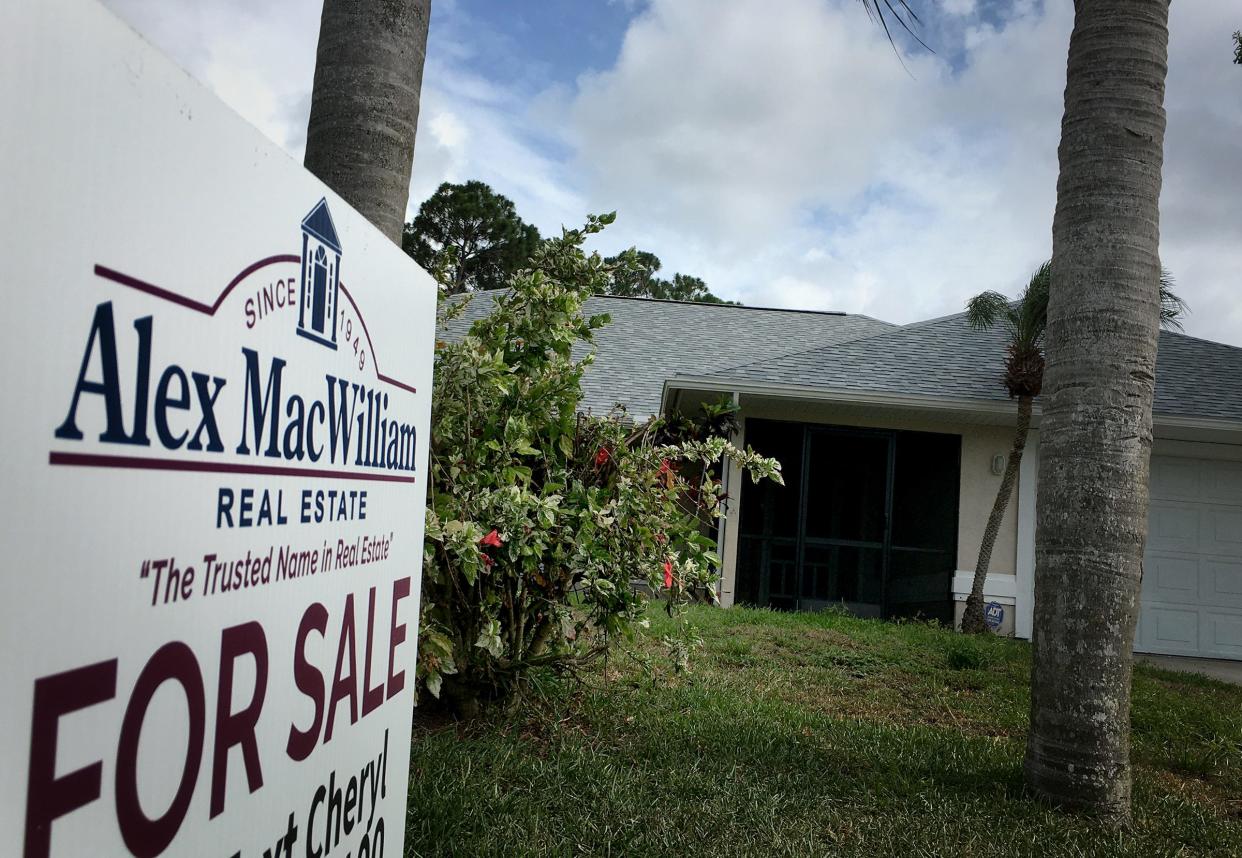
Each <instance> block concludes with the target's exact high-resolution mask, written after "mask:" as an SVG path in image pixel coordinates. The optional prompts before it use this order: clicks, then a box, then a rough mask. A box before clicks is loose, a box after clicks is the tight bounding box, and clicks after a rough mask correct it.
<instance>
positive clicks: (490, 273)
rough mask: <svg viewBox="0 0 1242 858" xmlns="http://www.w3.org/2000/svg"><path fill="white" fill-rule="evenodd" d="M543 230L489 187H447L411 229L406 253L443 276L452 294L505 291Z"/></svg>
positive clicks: (474, 183)
mask: <svg viewBox="0 0 1242 858" xmlns="http://www.w3.org/2000/svg"><path fill="white" fill-rule="evenodd" d="M539 240H540V239H539V230H537V229H536V228H535V227H534V226H532V225H531V224H528V223H526V222H525V221H523V220H522V219H521V218H520V217H519V216H518V214H517V210H516V209H515V208H514V206H513V202H512V201H511V200H509V199H508V198H507V197H505V196H502V195H501V194H498V193H496V192H495V191H493V190H492V189H491V187H489V186H488V185H487V184H485V183H483V182H479V181H469V182H466V183H464V184H453V183H451V182H445V183H444V184H442V185H440V187H439V188H438V189H437V190H436V192H435V193H434V194H432V195H431V196H430V197H429V198H428V199H427V200H426V201H425V202H424V203H423V204H422V205H421V206H419V209H418V216H417V217H415V218H414V220H413V221H412V222H410V223H407V224H406V225H405V230H404V232H403V234H402V237H401V248H402V249H403V250H404V251H405V252H406V253H408V254H409V255H410V256H412V257H413V258H414V261H415V262H417V263H418V264H419V265H421V266H423V267H424V268H426V269H427V270H429V271H443V272H444V275H445V276H444V278H443V280H444V282H445V283H447V284H448V290H449V292H450V293H458V292H471V291H474V290H476V289H499V288H501V287H502V286H504V285H505V284H506V282H507V281H508V278H509V276H510V275H511V274H513V273H514V272H516V271H518V270H519V269H521V268H522V267H524V266H525V265H526V263H527V261H528V260H529V259H530V256H531V254H532V253H534V251H535V248H536V247H538V246H539Z"/></svg>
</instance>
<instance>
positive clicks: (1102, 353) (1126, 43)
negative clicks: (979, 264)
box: [1025, 0, 1169, 821]
mask: <svg viewBox="0 0 1242 858" xmlns="http://www.w3.org/2000/svg"><path fill="white" fill-rule="evenodd" d="M1168 13H1169V0H1076V3H1075V18H1074V31H1073V35H1072V36H1071V37H1070V49H1069V65H1068V73H1067V78H1066V86H1065V117H1064V119H1063V120H1062V124H1061V147H1060V152H1059V154H1060V162H1061V175H1060V179H1059V180H1058V183H1057V209H1056V217H1055V219H1054V222H1053V229H1052V239H1053V247H1052V285H1051V299H1050V302H1049V306H1048V330H1047V335H1046V337H1047V340H1046V344H1047V359H1048V363H1047V370H1046V375H1045V384H1044V403H1043V422H1042V426H1041V442H1040V468H1039V503H1038V507H1037V512H1036V516H1037V518H1036V537H1035V619H1034V663H1033V668H1032V674H1031V732H1030V736H1029V739H1028V743H1027V750H1026V763H1025V773H1026V781H1027V784H1028V785H1029V786H1030V787H1031V789H1032V790H1033V791H1034V792H1035V793H1036V794H1037V795H1039V796H1042V797H1044V798H1047V799H1049V800H1052V801H1054V802H1056V803H1059V804H1063V805H1068V806H1076V807H1084V808H1089V809H1093V810H1096V811H1099V812H1101V813H1103V814H1105V815H1106V816H1108V817H1111V818H1113V819H1115V820H1118V821H1124V820H1125V819H1127V818H1128V816H1129V809H1130V760H1129V755H1130V730H1129V728H1130V671H1131V649H1132V647H1133V643H1134V626H1135V621H1136V615H1137V607H1138V598H1139V586H1140V579H1141V575H1142V560H1143V549H1144V544H1145V542H1146V538H1147V479H1148V468H1149V458H1150V454H1151V438H1152V429H1151V404H1152V394H1153V389H1154V387H1155V366H1156V340H1157V335H1158V333H1159V326H1160V298H1159V289H1160V257H1159V247H1160V223H1159V207H1158V203H1159V197H1160V170H1161V166H1162V161H1163V150H1164V129H1165V113H1164V79H1165V72H1166V63H1167V49H1168Z"/></svg>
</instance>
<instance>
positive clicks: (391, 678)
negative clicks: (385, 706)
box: [388, 576, 410, 700]
mask: <svg viewBox="0 0 1242 858" xmlns="http://www.w3.org/2000/svg"><path fill="white" fill-rule="evenodd" d="M408 595H410V579H409V577H408V576H407V577H405V578H398V579H397V580H396V581H393V582H392V619H391V621H390V622H389V626H388V627H389V632H388V699H389V700H392V698H394V697H396V696H397V695H398V694H400V693H401V691H402V689H404V688H405V671H404V670H401V671H398V672H397V673H393V672H392V669H393V668H394V667H396V665H397V647H398V646H399V645H400V644H402V643H404V642H405V623H402V624H401V625H397V605H399V604H401V600H402V599H404V598H405V597H406V596H408Z"/></svg>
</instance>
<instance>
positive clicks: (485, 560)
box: [479, 551, 496, 569]
mask: <svg viewBox="0 0 1242 858" xmlns="http://www.w3.org/2000/svg"><path fill="white" fill-rule="evenodd" d="M479 559H480V560H482V561H483V565H484V566H486V567H487V568H488V569H490V568H492V564H493V563H495V562H496V561H495V560H493V559H492V558H490V557H488V556H487V555H486V554H484V553H483V552H482V551H480V552H479Z"/></svg>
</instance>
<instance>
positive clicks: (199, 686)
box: [116, 641, 207, 858]
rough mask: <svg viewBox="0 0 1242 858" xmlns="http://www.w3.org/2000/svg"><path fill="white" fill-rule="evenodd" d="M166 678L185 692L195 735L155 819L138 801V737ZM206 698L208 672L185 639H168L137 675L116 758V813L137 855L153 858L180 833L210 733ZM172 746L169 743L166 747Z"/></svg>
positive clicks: (131, 847)
mask: <svg viewBox="0 0 1242 858" xmlns="http://www.w3.org/2000/svg"><path fill="white" fill-rule="evenodd" d="M165 682H176V683H177V684H178V685H180V686H181V690H182V691H183V692H185V699H186V704H187V706H188V710H189V725H190V737H189V743H188V745H187V747H186V752H185V763H184V765H183V767H182V770H181V783H180V784H179V785H178V786H177V792H176V794H175V795H174V796H173V800H172V804H171V805H169V807H168V810H166V811H164V815H163V816H161V817H157V818H156V819H151V818H150V817H148V816H147V815H146V813H145V812H144V811H143V809H142V805H141V804H140V803H139V801H138V741H139V739H140V738H141V735H142V724H143V721H144V720H146V715H147V709H148V708H149V707H150V705H151V698H152V697H154V696H155V692H156V691H158V690H159V688H160V686H161V685H163V684H164V683H165ZM206 721H207V703H206V699H205V694H204V691H203V674H202V672H201V671H200V670H199V668H198V661H197V660H196V659H195V658H194V652H193V651H192V650H191V649H190V648H189V647H188V646H186V645H185V644H184V643H181V642H180V641H173V642H172V643H167V644H164V645H163V646H162V647H160V648H159V649H158V650H156V652H155V655H153V656H151V658H150V660H149V661H148V662H147V664H146V666H145V667H144V668H143V669H142V673H140V674H139V675H138V681H137V682H136V683H135V684H134V691H133V694H132V695H131V696H130V698H129V705H128V706H127V707H126V708H125V718H124V719H123V720H122V722H121V739H120V742H118V743H117V759H116V819H117V823H118V824H119V825H120V828H121V837H122V839H124V841H125V845H126V846H127V847H129V851H130V852H132V853H133V854H134V855H136V856H138V858H153V856H155V855H159V854H160V853H161V852H163V851H164V850H165V849H167V848H168V844H169V843H171V842H172V840H173V838H174V837H176V836H177V831H178V829H180V828H181V823H182V822H183V821H184V820H185V814H186V811H188V810H189V809H190V797H191V796H192V795H193V793H194V783H195V781H196V780H197V779H198V770H199V766H200V764H201V763H202V761H203V737H204V736H205V735H206ZM165 750H167V749H165Z"/></svg>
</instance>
